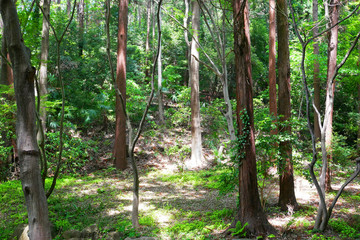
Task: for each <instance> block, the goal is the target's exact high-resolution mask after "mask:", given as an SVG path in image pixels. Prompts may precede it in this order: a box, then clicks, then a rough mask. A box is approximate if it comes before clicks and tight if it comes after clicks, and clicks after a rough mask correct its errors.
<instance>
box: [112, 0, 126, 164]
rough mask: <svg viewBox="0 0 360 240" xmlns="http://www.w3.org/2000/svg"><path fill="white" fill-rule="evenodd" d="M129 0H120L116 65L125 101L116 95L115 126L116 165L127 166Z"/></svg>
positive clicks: (117, 81) (119, 85)
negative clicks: (126, 108) (126, 111)
mask: <svg viewBox="0 0 360 240" xmlns="http://www.w3.org/2000/svg"><path fill="white" fill-rule="evenodd" d="M127 15H128V0H119V29H118V49H117V65H116V86H117V88H118V89H119V90H120V92H121V94H122V96H123V102H122V101H121V99H120V97H119V96H118V94H117V95H116V127H115V146H114V156H115V167H116V168H117V169H121V170H124V169H126V168H127V159H126V115H125V109H123V107H126V40H127V22H128V21H127Z"/></svg>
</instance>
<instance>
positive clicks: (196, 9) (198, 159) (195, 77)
mask: <svg viewBox="0 0 360 240" xmlns="http://www.w3.org/2000/svg"><path fill="white" fill-rule="evenodd" d="M191 9H192V30H193V36H192V41H191V62H190V80H189V81H190V86H191V103H190V105H191V160H190V162H188V163H187V167H188V168H196V167H200V166H202V165H203V164H204V162H203V161H204V159H203V156H202V143H201V126H200V123H201V118H200V97H199V94H200V89H199V62H198V61H197V60H196V59H199V51H198V48H199V45H198V42H199V29H200V6H199V3H198V1H197V0H192V1H191Z"/></svg>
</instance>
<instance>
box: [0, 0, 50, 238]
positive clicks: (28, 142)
mask: <svg viewBox="0 0 360 240" xmlns="http://www.w3.org/2000/svg"><path fill="white" fill-rule="evenodd" d="M0 10H1V15H2V19H3V22H4V33H5V36H4V37H5V38H6V42H7V46H8V50H9V54H10V59H11V62H12V67H13V73H14V83H15V97H16V104H17V124H16V132H17V146H18V153H19V162H20V178H21V183H22V189H23V191H24V195H25V204H26V207H27V211H28V219H29V237H30V239H38V240H43V239H51V233H50V222H49V217H48V206H47V202H46V197H45V191H44V188H43V186H42V182H41V177H40V167H39V166H40V159H39V149H38V146H37V142H36V119H35V93H34V77H35V68H34V67H32V66H31V63H30V50H29V49H27V48H26V46H25V45H24V42H23V39H22V34H21V30H20V23H19V19H18V16H17V12H16V7H15V4H14V2H13V1H11V0H1V1H0Z"/></svg>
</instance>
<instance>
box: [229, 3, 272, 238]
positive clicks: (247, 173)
mask: <svg viewBox="0 0 360 240" xmlns="http://www.w3.org/2000/svg"><path fill="white" fill-rule="evenodd" d="M233 11H234V12H233V14H234V51H235V74H236V75H235V76H236V77H235V79H236V102H237V107H236V115H237V126H238V134H239V139H240V138H243V139H244V141H245V142H243V143H240V144H241V145H242V146H241V147H240V149H239V154H240V157H241V159H240V162H239V209H238V211H237V214H236V217H235V220H234V222H233V223H232V226H233V227H234V226H235V225H236V223H237V222H238V221H240V222H241V224H245V223H248V225H247V227H246V230H247V232H248V233H249V234H250V235H254V236H259V235H266V234H267V233H275V229H274V228H273V227H272V226H271V225H270V224H269V222H268V220H267V218H266V215H265V213H264V211H263V209H262V207H261V204H260V199H259V191H258V185H257V177H256V155H255V136H254V114H253V99H252V97H253V96H252V91H253V89H252V77H251V50H250V46H251V45H250V32H249V13H248V7H247V1H246V0H245V1H243V0H234V1H233ZM244 119H245V120H244ZM242 136H243V137H242Z"/></svg>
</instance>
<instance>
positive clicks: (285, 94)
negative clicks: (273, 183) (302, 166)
mask: <svg viewBox="0 0 360 240" xmlns="http://www.w3.org/2000/svg"><path fill="white" fill-rule="evenodd" d="M287 11H288V9H287V4H286V0H278V1H277V12H278V14H277V15H276V19H277V30H278V79H279V83H278V85H279V103H278V104H279V107H278V114H279V115H281V117H280V119H279V121H280V122H282V123H286V122H287V121H290V119H291V105H290V59H289V25H288V13H287ZM281 125H283V124H281ZM279 132H282V133H284V134H291V126H290V124H289V123H286V126H280V127H279ZM279 150H280V159H279V173H280V176H279V178H280V195H279V206H280V207H281V209H282V210H288V208H291V209H297V208H298V207H299V206H298V203H297V202H296V198H295V191H294V175H293V166H292V147H291V143H290V141H282V142H280V144H279Z"/></svg>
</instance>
